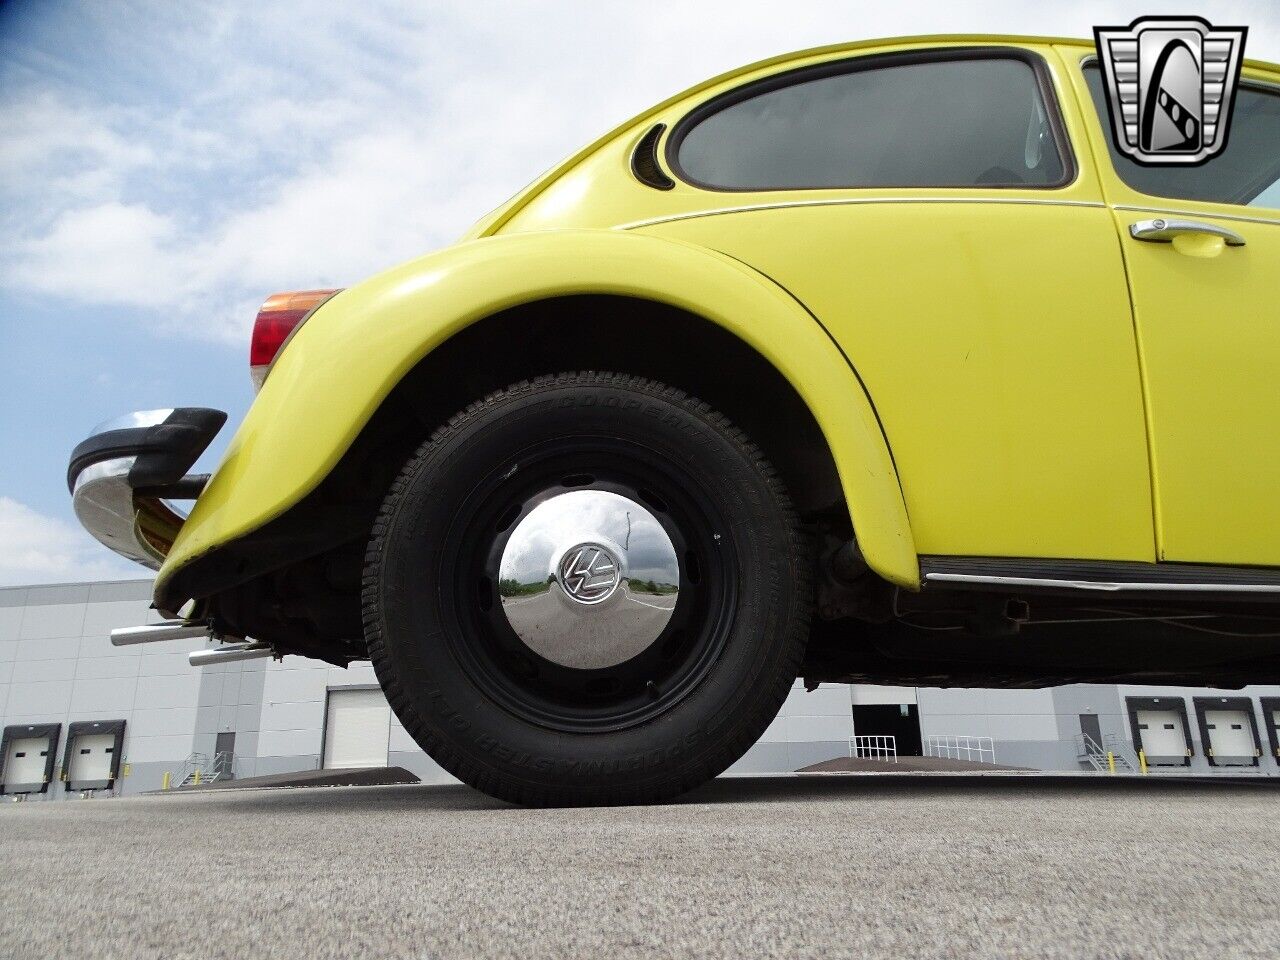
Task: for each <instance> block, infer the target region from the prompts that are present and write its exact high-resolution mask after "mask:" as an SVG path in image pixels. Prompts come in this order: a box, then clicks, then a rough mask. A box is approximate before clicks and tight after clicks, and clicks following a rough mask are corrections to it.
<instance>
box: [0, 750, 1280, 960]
mask: <svg viewBox="0 0 1280 960" xmlns="http://www.w3.org/2000/svg"><path fill="white" fill-rule="evenodd" d="M1277 786H1280V778H1276V779H1272V780H1270V781H1269V782H1268V781H1266V780H1258V781H1254V782H1233V783H1221V782H1219V783H1206V782H1203V781H1201V782H1196V783H1191V782H1186V781H1181V782H1178V781H1168V780H1159V779H1156V778H1149V779H1146V780H1124V779H1111V778H1102V777H1099V778H1069V779H1050V778H1042V777H1016V776H1013V777H985V778H980V777H968V776H956V775H952V776H940V777H928V776H919V777H883V776H871V777H859V776H846V777H838V776H827V777H794V778H777V779H770V778H762V779H737V778H732V779H721V780H719V781H716V782H714V783H712V784H709V785H708V786H706V787H704V788H702V789H701V790H699V791H697V792H695V793H694V794H692V795H690V796H689V797H688V798H686V799H685V800H684V801H683V802H678V803H671V804H667V805H664V806H657V807H647V808H646V807H623V808H614V809H597V810H519V809H515V808H511V807H507V806H505V805H502V804H499V803H497V802H495V801H491V800H489V799H487V798H485V797H483V796H481V795H479V794H476V793H473V792H471V791H470V790H468V789H466V788H463V787H452V786H426V785H413V786H390V787H341V788H339V787H331V788H316V789H289V790H259V791H223V792H220V793H209V794H205V795H186V796H162V797H159V796H155V797H137V798H130V799H124V800H92V801H73V802H67V803H26V804H5V805H3V806H0V862H3V864H4V865H5V867H6V870H5V873H6V876H5V877H4V879H3V882H2V883H0V957H4V958H25V957H41V958H45V957H73V956H74V957H78V958H90V957H121V958H151V957H156V958H160V957H163V958H166V960H174V958H182V957H202V958H206V957H212V958H220V957H233V958H237V960H247V958H258V957H306V958H314V960H320V958H330V957H332V958H343V960H348V958H358V957H424V958H425V957H430V958H436V957H439V958H458V957H471V956H495V957H512V958H520V960H532V958H540V957H548V958H576V957H582V958H609V960H612V958H621V957H655V958H656V957H664V958H665V957H691V956H697V957H734V958H757V957H771V956H785V957H813V958H818V957H821V958H834V957H859V958H862V957H893V958H910V960H915V958H928V957H948V958H951V957H1133V958H1143V960H1146V958H1153V957H1213V958H1215V960H1222V958H1234V957H1274V956H1275V955H1276V950H1277V947H1276V944H1277V943H1280V872H1278V867H1277V857H1276V852H1277V850H1278V849H1280V817H1277V816H1276V813H1277V799H1278V796H1277Z"/></svg>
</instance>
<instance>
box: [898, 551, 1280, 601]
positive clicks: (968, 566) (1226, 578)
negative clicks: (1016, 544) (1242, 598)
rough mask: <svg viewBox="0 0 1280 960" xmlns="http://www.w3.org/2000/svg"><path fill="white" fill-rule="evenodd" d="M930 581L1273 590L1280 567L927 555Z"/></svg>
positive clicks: (1050, 587) (1006, 586) (1097, 588)
mask: <svg viewBox="0 0 1280 960" xmlns="http://www.w3.org/2000/svg"><path fill="white" fill-rule="evenodd" d="M920 573H921V579H922V581H923V582H924V585H925V586H932V585H936V586H938V587H945V588H971V589H981V590H987V591H991V590H1037V591H1038V590H1045V591H1054V592H1063V591H1065V592H1068V593H1076V592H1091V593H1109V594H1117V593H1160V594H1178V593H1183V594H1185V593H1196V594H1204V593H1209V594H1253V595H1258V594H1264V595H1265V594H1273V595H1275V596H1276V597H1277V598H1280V569H1276V568H1272V567H1228V566H1211V565H1208V564H1192V563H1131V562H1127V561H1117V560H1030V559H1022V558H1017V557H921V558H920Z"/></svg>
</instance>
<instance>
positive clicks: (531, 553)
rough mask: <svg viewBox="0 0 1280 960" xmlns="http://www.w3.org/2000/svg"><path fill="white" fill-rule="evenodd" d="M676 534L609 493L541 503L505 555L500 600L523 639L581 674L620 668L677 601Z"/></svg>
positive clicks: (656, 633)
mask: <svg viewBox="0 0 1280 960" xmlns="http://www.w3.org/2000/svg"><path fill="white" fill-rule="evenodd" d="M679 585H680V563H679V560H678V559H677V557H676V550H675V547H674V545H673V544H672V541H671V537H670V536H669V535H668V534H667V531H666V530H665V529H663V526H662V524H661V523H659V522H658V520H657V518H656V517H655V516H654V515H653V514H652V513H651V512H650V511H649V510H648V509H647V508H646V507H644V506H643V505H642V504H640V503H638V502H636V501H635V500H632V499H630V498H629V497H624V496H622V495H621V494H617V493H612V492H610V491H607V490H573V491H570V492H567V493H560V494H556V495H555V496H552V497H549V498H548V499H546V500H543V501H542V502H541V503H539V504H538V505H537V506H536V507H534V508H533V509H532V510H531V511H529V513H528V514H527V515H526V516H525V517H524V518H523V519H522V520H521V521H520V522H519V523H518V524H517V525H516V527H515V529H514V530H513V531H512V532H511V536H510V537H509V538H508V539H507V542H506V544H505V545H504V546H503V549H502V556H501V561H500V567H499V584H498V594H499V597H500V599H501V603H502V612H503V614H504V615H505V617H506V619H507V622H508V623H509V624H510V625H511V629H512V630H513V631H515V634H516V636H517V637H519V638H520V641H521V642H522V643H524V644H525V645H526V646H528V647H529V648H530V649H531V650H533V651H534V652H535V653H536V654H538V655H539V656H541V657H543V658H545V659H547V660H550V661H551V662H552V663H556V664H559V665H560V666H564V667H570V668H573V669H578V670H599V669H603V668H607V667H613V666H616V665H618V664H620V663H625V662H626V661H628V660H630V659H632V658H633V657H635V656H637V655H639V654H640V653H643V652H644V651H645V650H647V649H648V648H649V647H650V646H652V645H653V643H654V642H655V641H656V640H657V639H658V638H659V637H660V636H661V635H662V632H663V630H665V629H666V626H667V624H668V623H669V622H670V621H671V616H672V614H673V612H674V611H675V607H676V601H677V599H678V597H679Z"/></svg>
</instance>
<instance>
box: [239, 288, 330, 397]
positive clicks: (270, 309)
mask: <svg viewBox="0 0 1280 960" xmlns="http://www.w3.org/2000/svg"><path fill="white" fill-rule="evenodd" d="M337 292H338V291H337V290H295V291H292V292H289V293H273V294H272V295H271V296H269V297H267V300H266V302H265V303H264V304H263V305H262V307H261V309H259V310H258V316H257V319H255V320H254V321H253V338H252V339H251V340H250V341H249V376H250V377H252V378H253V389H254V390H261V389H262V382H263V381H264V380H266V379H267V373H268V372H269V371H270V370H271V364H272V363H273V362H274V361H275V358H276V355H277V354H279V353H280V349H281V348H282V347H283V346H284V345H285V344H286V343H288V341H289V338H290V337H291V336H293V333H294V331H295V330H297V329H298V328H299V327H300V326H302V322H303V321H304V320H306V319H307V317H308V316H310V315H311V313H312V312H313V311H314V310H315V309H316V307H318V306H320V304H322V303H324V302H325V301H326V300H328V299H329V298H330V297H332V296H333V295H334V294H335V293H337Z"/></svg>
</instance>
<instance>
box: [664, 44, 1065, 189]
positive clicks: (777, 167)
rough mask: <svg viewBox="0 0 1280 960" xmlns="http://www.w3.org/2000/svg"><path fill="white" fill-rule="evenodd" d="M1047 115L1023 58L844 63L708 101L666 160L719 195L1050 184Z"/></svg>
mask: <svg viewBox="0 0 1280 960" xmlns="http://www.w3.org/2000/svg"><path fill="white" fill-rule="evenodd" d="M1055 107H1056V105H1055ZM1054 117H1056V110H1055V112H1054V113H1053V114H1052V115H1051V113H1050V108H1049V107H1048V106H1046V103H1045V100H1044V95H1043V92H1042V84H1041V82H1040V80H1039V77H1038V76H1037V72H1036V70H1035V69H1034V68H1033V67H1032V65H1031V63H1029V62H1028V61H1027V60H1024V59H1022V58H1021V57H1015V56H1013V55H1009V56H1002V55H992V56H984V57H972V56H969V57H965V58H961V59H943V58H938V59H928V60H917V61H916V62H906V63H904V62H891V63H885V64H884V65H869V64H868V62H867V61H850V62H847V63H845V64H839V65H835V66H825V67H822V68H812V69H810V70H805V71H798V72H797V73H795V74H792V75H790V76H788V77H784V78H774V79H770V80H767V81H763V82H761V83H759V84H755V85H752V86H748V87H747V88H745V89H744V90H742V91H738V92H735V93H733V94H729V95H727V96H726V97H723V98H721V99H720V100H718V101H712V102H711V103H710V104H709V105H707V106H705V107H703V108H702V109H700V110H698V111H695V112H694V114H692V115H691V116H690V117H688V118H686V120H685V121H683V122H682V123H681V124H680V125H678V126H677V128H676V130H675V131H674V133H673V136H672V144H671V147H670V148H669V154H668V158H669V159H670V160H671V162H672V166H673V167H674V168H675V169H676V170H677V171H678V172H679V173H680V174H681V176H683V177H684V178H685V179H686V180H689V181H691V182H692V183H694V184H696V185H699V186H704V187H707V188H709V189H715V190H801V189H821V188H835V187H991V186H1002V187H1019V186H1037V187H1043V186H1056V185H1060V184H1061V183H1063V182H1064V181H1065V179H1066V173H1067V169H1066V168H1067V164H1066V162H1065V161H1064V159H1063V150H1062V149H1061V148H1060V144H1059V141H1060V135H1059V134H1058V133H1057V130H1056V128H1055V124H1054V123H1053V122H1052V118H1054Z"/></svg>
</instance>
